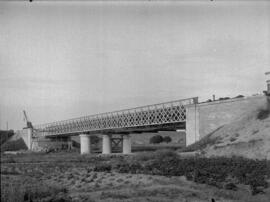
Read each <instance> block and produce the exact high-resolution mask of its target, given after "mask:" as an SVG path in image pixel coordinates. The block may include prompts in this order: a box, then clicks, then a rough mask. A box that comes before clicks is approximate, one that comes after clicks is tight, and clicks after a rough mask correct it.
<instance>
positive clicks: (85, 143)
mask: <svg viewBox="0 0 270 202" xmlns="http://www.w3.org/2000/svg"><path fill="white" fill-rule="evenodd" d="M80 143H81V154H90V153H91V139H90V135H87V134H81V135H80Z"/></svg>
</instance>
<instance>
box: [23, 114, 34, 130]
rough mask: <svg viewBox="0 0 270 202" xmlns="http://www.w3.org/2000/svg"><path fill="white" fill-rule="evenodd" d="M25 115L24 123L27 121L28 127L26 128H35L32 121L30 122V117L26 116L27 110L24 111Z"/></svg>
mask: <svg viewBox="0 0 270 202" xmlns="http://www.w3.org/2000/svg"><path fill="white" fill-rule="evenodd" d="M23 115H24V121H26V127H25V128H33V125H32V123H31V121H29V120H28V117H27V115H26V112H25V110H23Z"/></svg>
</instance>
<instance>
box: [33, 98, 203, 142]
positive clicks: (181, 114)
mask: <svg viewBox="0 0 270 202" xmlns="http://www.w3.org/2000/svg"><path fill="white" fill-rule="evenodd" d="M197 102H198V97H194V98H189V99H183V100H176V101H171V102H165V103H159V104H154V105H147V106H143V107H136V108H132V109H125V110H120V111H114V112H108V113H101V114H96V115H90V116H84V117H80V118H74V119H69V120H64V121H57V122H53V123H47V124H42V125H36V126H34V129H35V130H34V134H33V135H34V136H36V137H38V136H46V137H47V136H48V137H57V136H68V135H78V134H82V133H85V134H91V133H102V134H110V133H111V134H128V133H141V132H153V131H161V130H177V129H184V128H185V122H186V107H185V106H186V105H191V104H196V103H197Z"/></svg>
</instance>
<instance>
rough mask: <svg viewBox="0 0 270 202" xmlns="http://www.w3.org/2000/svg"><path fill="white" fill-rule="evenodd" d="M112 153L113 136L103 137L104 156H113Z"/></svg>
mask: <svg viewBox="0 0 270 202" xmlns="http://www.w3.org/2000/svg"><path fill="white" fill-rule="evenodd" d="M111 153H112V141H111V135H103V136H102V154H111Z"/></svg>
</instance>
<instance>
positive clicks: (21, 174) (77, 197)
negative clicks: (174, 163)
mask: <svg viewBox="0 0 270 202" xmlns="http://www.w3.org/2000/svg"><path fill="white" fill-rule="evenodd" d="M91 158H92V157H91V156H90V155H89V156H83V157H81V155H79V154H77V153H65V154H63V153H60V154H59V153H55V154H42V155H41V154H35V155H32V154H20V155H13V156H12V155H2V156H1V199H2V201H13V202H15V201H24V200H27V199H29V197H30V196H25V190H28V192H29V190H32V191H31V194H30V195H32V196H33V198H34V197H35V194H36V195H38V197H36V199H33V201H78V202H79V201H89V202H93V201H113V202H115V201H122V202H123V201H125V202H135V201H136V202H137V201H141V202H146V201H153V202H165V201H166V202H170V201H178V202H181V201H183V202H189V201H190V202H194V201H202V202H204V201H205V202H206V201H212V199H214V200H215V201H217V202H219V201H220V202H221V201H223V202H225V201H227V202H229V201H243V202H244V201H245V202H251V201H254V202H259V201H262V202H266V201H267V202H268V201H269V199H270V188H268V189H267V190H266V193H264V194H258V195H255V196H252V195H251V193H250V191H249V189H248V186H245V185H242V186H240V187H239V189H238V191H233V190H225V189H219V188H217V187H213V186H209V185H205V184H196V183H194V182H190V181H187V180H186V179H185V177H164V176H157V175H156V176H153V175H144V174H122V173H115V172H94V171H93V169H92V167H93V166H94V164H95V162H94V161H92V160H91ZM32 196H31V197H32Z"/></svg>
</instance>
